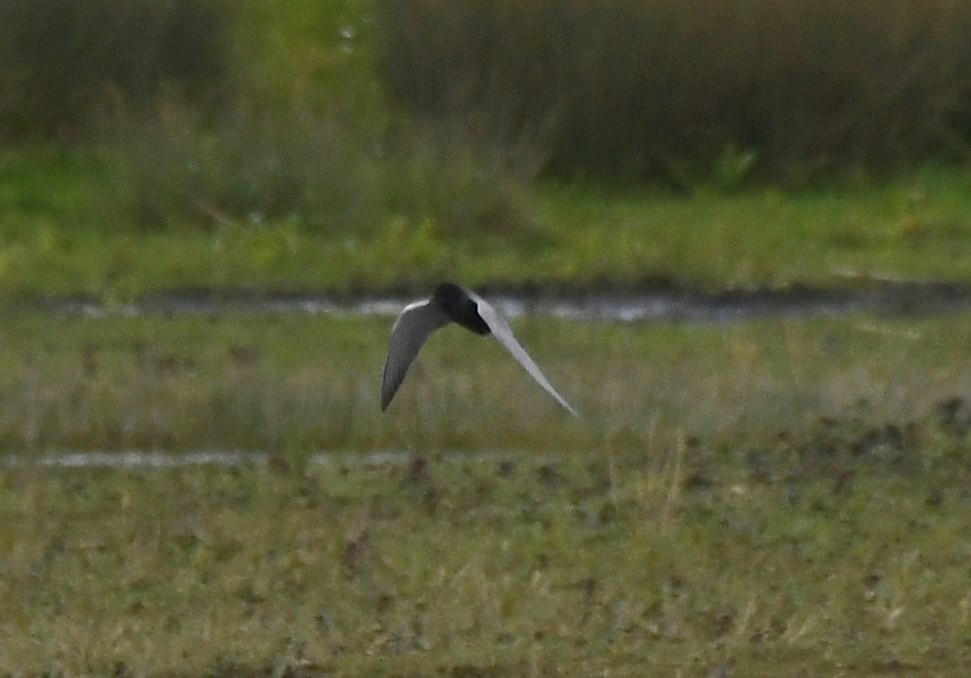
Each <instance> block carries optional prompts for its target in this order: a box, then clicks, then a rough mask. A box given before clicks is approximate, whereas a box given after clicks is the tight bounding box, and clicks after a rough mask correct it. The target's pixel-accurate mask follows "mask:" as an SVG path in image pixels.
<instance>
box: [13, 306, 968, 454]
mask: <svg viewBox="0 0 971 678" xmlns="http://www.w3.org/2000/svg"><path fill="white" fill-rule="evenodd" d="M390 322H391V320H390V319H388V318H344V319H334V318H324V317H319V318H310V317H303V316H289V317H288V316H259V315H246V314H242V315H224V316H216V317H214V318H207V317H188V318H186V317H182V318H178V317H176V318H165V317H158V316H147V317H142V318H120V319H109V320H89V319H85V318H51V317H46V316H43V315H35V314H31V313H10V312H8V313H7V314H6V319H5V322H4V326H3V327H2V328H0V346H2V351H0V446H2V447H4V448H6V449H9V450H25V451H44V450H57V449H64V448H71V449H96V450H100V449H119V448H121V449H128V448H143V449H144V448H147V449H163V450H179V449H198V448H213V447H216V448H240V449H256V450H269V451H270V452H271V453H273V454H276V455H279V456H280V457H281V458H283V459H286V458H288V456H289V455H291V454H296V455H297V456H298V457H299V456H300V455H302V454H304V453H306V452H308V451H312V450H314V449H334V448H340V449H382V448H402V447H404V448H407V449H415V450H419V451H422V452H423V453H429V452H434V451H442V450H448V449H455V448H459V449H526V450H535V451H541V452H547V451H557V450H561V449H577V450H591V451H595V450H601V449H603V448H604V447H605V446H606V447H608V448H612V449H643V448H645V447H649V446H651V445H665V444H671V443H672V441H674V440H676V439H677V438H678V436H679V435H681V434H689V435H694V436H700V437H702V438H703V439H707V440H710V439H714V438H718V439H726V438H731V437H735V436H742V437H744V439H745V440H747V441H756V440H759V439H763V440H766V439H772V437H773V436H774V435H776V434H777V433H778V432H779V431H784V430H793V429H800V428H804V427H806V426H809V425H811V424H812V423H813V422H815V421H816V420H817V419H818V418H819V417H822V416H836V415H840V414H842V413H845V412H847V411H848V410H850V409H852V408H855V407H856V406H857V404H858V402H859V401H860V400H866V401H868V403H869V404H868V406H867V407H866V408H863V411H862V412H861V414H863V415H866V418H867V419H868V420H869V421H871V422H874V423H880V422H883V421H899V420H901V419H910V418H914V417H918V416H920V415H922V414H924V413H927V412H928V411H929V410H930V409H931V408H932V407H933V406H934V404H935V403H937V402H938V401H941V400H944V399H947V398H950V397H952V396H960V395H964V394H967V393H968V391H969V385H971V362H969V358H968V353H967V346H969V345H971V322H969V320H968V318H966V317H963V316H961V317H945V318H940V319H928V320H925V321H916V320H915V321H900V320H890V319H880V318H866V317H859V318H854V319H851V320H815V321H802V320H785V321H776V320H766V321H754V322H747V323H740V324H733V325H728V326H723V325H710V326H705V325H700V326H698V325H677V324H673V325H658V326H650V325H584V324H576V323H570V322H566V321H555V320H550V319H541V318H523V319H521V320H519V321H517V322H516V323H515V326H516V328H517V334H518V335H519V336H520V338H521V340H522V341H523V343H524V345H525V346H526V347H527V348H528V349H529V350H530V351H531V352H532V353H533V354H534V355H535V357H536V359H537V360H538V361H539V363H540V365H541V366H542V367H543V368H544V370H545V371H546V372H547V374H548V376H549V377H550V380H551V381H552V382H553V384H554V385H556V386H557V388H558V390H560V391H561V392H562V393H563V394H564V395H565V396H566V397H567V398H568V399H569V400H570V401H571V402H572V403H573V404H574V405H575V406H576V407H577V408H578V409H579V410H580V411H581V412H582V413H583V415H584V417H583V419H582V420H580V421H574V420H572V419H571V418H570V417H569V416H567V415H565V413H563V412H562V411H561V410H560V409H559V408H558V407H557V406H556V403H555V402H553V401H552V400H551V399H549V398H548V397H546V395H545V394H544V393H543V392H542V391H541V390H540V389H539V388H538V387H537V386H536V385H535V384H533V383H532V382H531V381H530V380H529V378H528V377H527V376H526V375H525V374H524V373H522V372H521V370H520V369H519V367H518V366H517V365H516V364H515V363H514V361H512V360H509V359H508V358H507V357H506V356H505V355H504V353H503V351H502V349H501V348H500V347H499V346H498V345H497V344H495V342H492V341H484V340H477V339H476V338H475V337H469V336H464V334H465V333H464V332H462V331H459V329H458V328H452V329H450V330H448V331H443V332H442V333H441V334H440V335H436V336H435V337H433V339H432V341H431V343H430V345H429V346H428V350H427V352H425V353H423V354H422V356H421V360H420V361H419V363H418V364H417V365H416V367H415V368H414V370H413V373H412V374H410V375H409V378H408V380H407V381H406V382H405V384H404V386H403V388H402V391H401V393H400V394H399V395H398V397H397V398H396V399H395V402H394V403H393V404H392V407H391V408H390V410H389V411H388V412H387V413H385V414H382V413H381V412H380V410H379V408H378V407H377V403H378V382H379V378H380V370H381V365H382V362H383V359H384V352H385V350H386V342H387V336H388V331H389V325H390ZM467 352H471V353H470V354H469V355H468V356H466V355H465V354H466V353H467Z"/></svg>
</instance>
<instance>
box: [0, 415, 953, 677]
mask: <svg viewBox="0 0 971 678" xmlns="http://www.w3.org/2000/svg"><path fill="white" fill-rule="evenodd" d="M929 426H930V427H931V428H933V425H929ZM935 440H936V441H937V442H930V441H935ZM943 447H947V448H949V449H953V450H955V451H954V452H953V453H952V454H951V456H950V457H949V458H948V460H947V463H938V464H932V463H931V464H923V463H921V464H918V465H917V466H916V467H915V468H914V470H912V471H909V472H907V473H901V472H899V471H898V470H897V469H896V468H895V467H894V466H892V465H887V464H885V463H883V462H881V461H880V460H876V461H875V460H874V459H868V458H867V457H850V456H847V457H846V459H845V460H844V463H843V464H842V465H841V468H840V471H841V473H842V475H837V474H832V475H829V476H828V475H827V474H825V473H820V472H818V471H812V470H809V471H807V467H805V466H803V465H800V464H794V463H791V462H790V463H785V462H779V461H774V462H773V463H772V468H773V471H772V472H771V473H768V474H766V473H765V472H764V470H763V471H761V472H759V473H757V472H756V469H755V467H752V466H746V465H744V464H736V463H733V462H732V460H731V459H730V455H725V456H723V457H722V458H721V460H720V461H717V462H713V461H712V459H711V457H710V456H709V455H708V454H705V453H706V452H707V451H708V450H707V449H702V450H701V452H702V455H703V459H704V461H703V462H702V460H701V459H699V458H697V457H696V456H695V451H694V450H691V449H675V450H674V451H673V452H667V453H662V452H661V451H659V450H654V451H645V452H644V453H642V454H636V455H622V454H611V453H609V451H607V450H599V451H596V452H591V453H567V455H566V456H565V458H563V459H561V460H559V461H556V462H541V461H536V460H534V459H533V458H531V456H530V455H529V454H523V455H522V456H521V457H519V458H518V459H516V460H515V461H514V462H513V463H511V464H507V465H499V464H497V463H494V462H492V463H475V462H463V461H461V459H454V458H453V459H443V460H436V459H434V458H432V459H431V460H430V461H429V463H428V464H427V466H413V467H411V468H410V469H409V468H405V469H399V468H378V469H369V470H367V469H361V468H353V467H352V468H349V469H340V468H337V467H323V468H320V467H313V468H310V469H308V470H307V471H305V472H303V473H301V474H296V475H295V474H292V473H291V474H279V473H274V472H272V471H268V470H262V469H242V470H234V471H225V470H192V471H162V472H121V471H80V472H63V471H53V470H44V471H28V470H24V471H3V472H0V489H2V493H0V511H2V514H3V516H4V520H3V521H2V523H0V555H2V562H3V574H4V576H3V577H2V578H0V593H2V594H3V595H2V596H0V633H2V634H3V637H4V639H5V640H4V643H3V644H2V646H0V668H2V669H3V670H5V671H9V670H14V671H26V672H28V673H45V672H56V673H60V672H64V673H71V674H74V673H93V674H104V673H117V674H125V675H127V674H143V673H154V674H159V673H179V674H196V675H198V674H203V673H208V674H212V675H256V674H265V673H271V672H276V673H280V672H290V673H289V674H288V675H331V674H333V673H337V674H361V673H368V674H371V675H429V674H437V673H440V674H444V675H509V674H520V675H522V674H525V675H540V674H549V673H554V674H560V673H562V674H566V675H592V674H597V673H601V672H604V671H609V672H611V673H619V674H621V675H628V674H641V673H643V672H648V673H676V672H678V671H686V672H688V673H690V674H707V673H709V672H711V671H715V670H719V669H720V668H722V667H724V668H727V669H728V670H731V671H733V672H735V673H738V674H740V675H756V674H760V675H772V674H779V673H792V672H797V673H798V672H806V673H809V674H819V673H826V674H834V673H842V674H848V675H872V674H874V673H879V672H884V671H889V672H891V673H893V672H899V671H911V672H915V673H918V674H928V673H929V674H934V675H955V676H956V675H960V674H961V671H962V667H964V666H966V665H967V662H968V661H969V659H971V647H969V645H968V641H967V638H968V633H969V631H971V616H969V612H968V611H969V608H971V599H969V597H968V593H967V562H968V557H969V556H971V552H969V549H968V547H967V543H966V540H965V539H964V538H963V535H964V534H965V532H966V526H967V521H968V519H969V518H971V503H969V499H968V493H967V492H966V491H965V489H964V488H965V487H966V485H967V481H968V479H969V473H968V471H969V467H968V455H969V452H971V450H969V448H968V446H967V441H966V439H965V442H964V443H960V442H958V441H956V440H954V439H947V438H945V437H943V436H941V435H940V434H939V433H933V432H931V433H929V438H927V439H925V442H924V443H922V444H921V445H919V446H917V447H916V448H915V449H912V450H910V451H909V452H908V454H913V455H915V456H916V457H917V458H918V459H920V460H923V459H927V458H929V457H936V456H938V455H939V451H940V449H941V448H943ZM785 452H786V450H785V448H784V447H782V446H777V447H775V448H772V449H769V450H766V453H767V454H769V455H783V454H784V453H785ZM808 468H809V469H814V468H815V467H812V466H810V467H808ZM847 479H848V480H847Z"/></svg>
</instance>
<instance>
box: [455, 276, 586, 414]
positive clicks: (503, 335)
mask: <svg viewBox="0 0 971 678" xmlns="http://www.w3.org/2000/svg"><path fill="white" fill-rule="evenodd" d="M468 294H469V297H470V298H471V299H472V301H474V302H475V304H476V307H477V309H478V311H479V315H480V316H481V317H482V319H483V320H484V321H485V324H486V325H488V326H489V331H490V332H492V336H494V337H495V338H496V340H497V341H498V342H499V343H500V344H502V346H503V348H505V349H506V350H507V351H509V352H510V353H511V354H512V357H513V358H515V359H516V362H518V363H519V364H520V365H522V367H523V369H525V370H526V371H527V372H529V376H531V377H532V378H533V379H535V380H536V383H538V384H539V385H540V386H542V387H543V389H544V390H545V391H546V392H547V393H549V394H550V395H551V396H553V397H554V398H555V399H556V402H558V403H559V404H560V405H562V406H563V407H564V408H565V409H566V410H567V411H568V412H569V413H570V414H572V415H573V416H574V417H579V416H580V415H579V414H577V411H576V410H574V409H573V407H571V406H570V403H568V402H567V401H566V400H565V399H564V398H563V396H561V395H560V394H559V393H557V391H556V389H555V388H553V385H552V384H550V382H549V380H547V378H546V375H544V374H543V371H542V370H540V369H539V365H537V364H536V363H535V362H533V359H532V358H530V357H529V354H528V353H526V349H524V348H523V347H522V346H520V345H519V342H518V341H516V337H515V336H514V335H513V333H512V329H511V328H510V327H509V323H507V322H506V319H505V318H503V317H502V316H501V315H499V312H498V311H497V310H496V309H495V308H494V307H493V306H492V304H490V303H489V302H488V301H486V300H485V299H483V298H482V297H480V296H479V295H478V294H475V293H474V292H469V293H468Z"/></svg>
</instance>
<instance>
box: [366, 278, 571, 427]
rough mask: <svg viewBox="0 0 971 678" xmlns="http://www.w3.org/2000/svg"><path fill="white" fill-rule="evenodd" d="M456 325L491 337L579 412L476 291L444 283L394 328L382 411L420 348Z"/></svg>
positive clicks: (383, 380)
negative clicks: (453, 324)
mask: <svg viewBox="0 0 971 678" xmlns="http://www.w3.org/2000/svg"><path fill="white" fill-rule="evenodd" d="M451 322H454V323H457V324H459V325H461V326H462V327H464V328H466V329H467V330H470V331H472V332H475V333H476V334H480V335H487V334H491V335H492V336H493V337H495V338H496V340H497V341H498V342H499V343H500V344H502V347H503V348H505V349H506V350H507V351H509V352H510V353H511V354H512V357H513V358H515V359H516V361H517V362H518V363H519V364H520V365H522V366H523V369H525V370H526V371H527V372H529V376H531V377H532V378H533V379H535V380H536V382H537V383H538V384H539V385H540V386H542V387H543V389H544V390H545V391H546V392H547V393H549V394H550V395H551V396H553V397H554V398H555V399H556V402H558V403H559V404H560V405H562V406H563V407H564V408H565V409H566V410H567V411H569V413H570V414H572V415H573V416H574V417H578V416H579V415H578V414H577V411H576V410H574V409H573V407H571V406H570V403H568V402H567V401H566V400H565V399H564V398H563V396H561V395H560V394H559V393H557V392H556V389H555V388H553V386H552V385H551V384H550V382H549V381H548V380H547V379H546V376H545V375H544V374H543V372H542V371H541V370H540V369H539V366H538V365H537V364H536V363H535V362H533V359H532V358H530V357H529V354H528V353H526V350H525V349H524V348H523V347H522V346H520V345H519V342H518V341H516V337H515V336H513V333H512V329H510V327H509V323H507V322H506V319H505V318H503V317H502V316H501V315H499V312H498V311H496V309H495V308H494V307H493V306H492V304H490V303H489V302H487V301H486V300H485V299H483V298H482V297H480V296H479V295H478V294H476V293H475V292H471V291H469V290H466V289H464V288H462V287H459V286H458V285H456V284H455V283H450V282H444V283H441V284H439V285H437V286H436V287H435V291H434V293H433V294H432V296H431V299H425V300H423V301H416V302H414V303H411V304H408V305H407V306H405V307H404V309H403V310H402V311H401V313H400V315H398V319H397V320H395V321H394V326H392V328H391V339H390V341H389V342H388V357H387V358H386V359H385V361H384V371H383V372H382V374H381V409H382V410H386V409H387V408H388V405H389V404H390V403H391V399H392V398H394V394H395V393H396V392H397V391H398V387H399V386H401V382H402V381H404V379H405V375H406V374H407V373H408V368H409V367H411V364H412V362H414V360H415V357H416V356H417V355H418V352H419V351H420V350H421V347H422V346H423V345H424V344H425V342H426V341H427V340H428V337H429V336H431V334H432V332H434V331H435V330H437V329H439V328H441V327H444V326H445V325H448V324H449V323H451Z"/></svg>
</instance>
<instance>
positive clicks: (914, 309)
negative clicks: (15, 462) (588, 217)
mask: <svg viewBox="0 0 971 678" xmlns="http://www.w3.org/2000/svg"><path fill="white" fill-rule="evenodd" d="M486 296H488V297H489V299H490V300H492V301H493V302H494V303H495V304H496V306H497V307H498V308H499V309H500V311H501V312H502V313H504V314H505V315H508V316H512V317H515V316H518V315H523V314H530V315H545V316H551V317H556V318H563V319H567V320H577V321H587V322H589V321H602V322H647V321H657V320H685V321H695V322H705V321H707V322H728V321H731V320H736V319H743V318H750V317H759V316H767V317H789V316H796V317H798V316H838V315H844V314H847V313H852V312H857V311H870V312H877V313H884V314H893V315H907V314H911V315H913V314H926V313H947V312H961V311H968V310H971V287H964V286H959V285H953V284H949V283H895V282H894V283H890V282H888V283H880V284H874V285H870V286H868V287H866V288H865V289H858V290H854V291H837V290H824V289H810V288H793V289H787V290H755V291H731V290H730V291H725V292H719V293H714V294H702V293H697V292H691V291H684V290H665V291H646V292H636V291H635V292H579V293H552V294H536V293H518V294H508V293H495V294H490V293H488V291H486ZM414 298H415V297H414V296H409V297H403V296H401V297H398V296H389V297H363V298H359V299H355V300H347V299H341V298H338V297H327V296H313V295H298V294H272V293H271V294H267V293H253V294H248V293H236V294H217V293H171V294H159V295H154V296H151V297H146V298H145V299H143V300H142V301H139V302H137V303H129V304H103V303H100V302H98V301H95V300H91V299H60V300H58V299H54V300H48V301H44V302H40V303H37V304H33V305H31V308H33V309H41V310H45V311H49V312H53V313H56V314H62V315H67V316H82V317H90V318H101V317H109V316H138V315H144V314H162V315H219V314H222V313H239V312H244V313H261V314H281V315H288V314H304V315H334V316H342V315H344V316H348V315H350V316H361V315H364V316H390V317H393V316H395V315H397V314H398V313H399V312H400V311H401V309H402V307H404V305H405V304H407V303H409V302H410V301H413V300H414Z"/></svg>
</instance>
